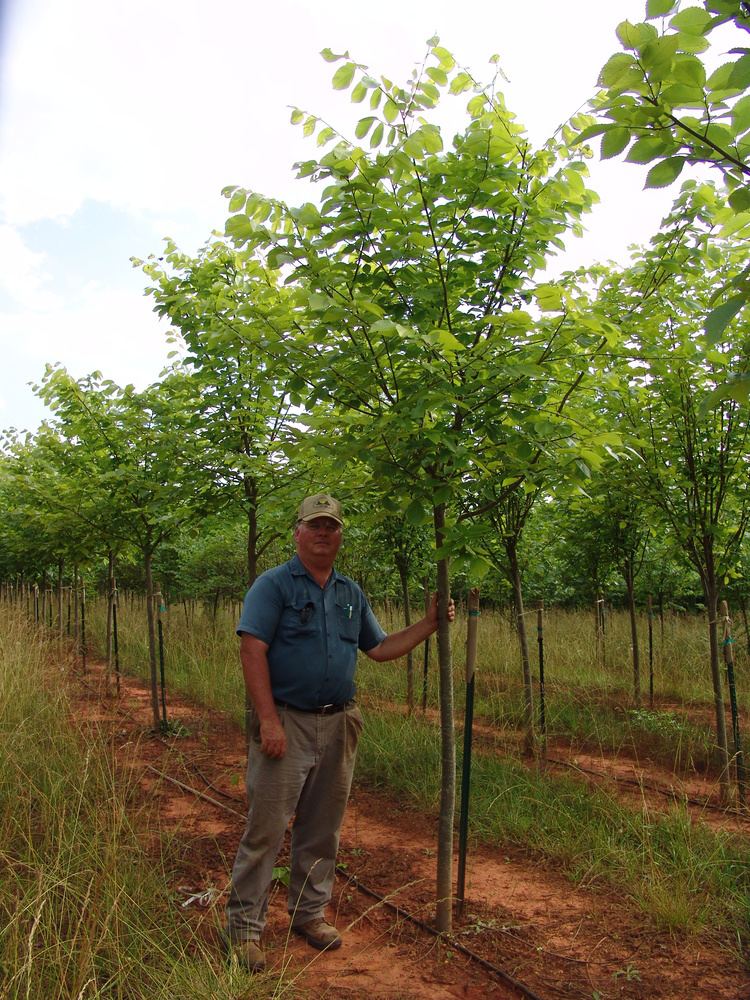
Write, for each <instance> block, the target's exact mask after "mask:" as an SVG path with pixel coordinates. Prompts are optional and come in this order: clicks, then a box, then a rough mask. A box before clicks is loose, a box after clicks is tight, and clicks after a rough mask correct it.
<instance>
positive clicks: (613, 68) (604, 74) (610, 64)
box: [599, 52, 634, 87]
mask: <svg viewBox="0 0 750 1000" xmlns="http://www.w3.org/2000/svg"><path fill="white" fill-rule="evenodd" d="M633 65H634V63H633V57H632V56H629V55H627V54H626V53H625V52H617V53H616V54H615V55H613V56H610V58H609V59H608V60H607V62H606V63H605V64H604V66H603V67H602V69H601V72H600V73H599V85H600V86H601V87H616V86H617V84H618V83H619V81H620V80H621V79H622V78H623V77H624V76H625V74H626V73H629V72H630V70H631V69H632V68H633Z"/></svg>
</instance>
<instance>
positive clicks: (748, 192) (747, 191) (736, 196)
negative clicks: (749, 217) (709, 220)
mask: <svg viewBox="0 0 750 1000" xmlns="http://www.w3.org/2000/svg"><path fill="white" fill-rule="evenodd" d="M728 200H729V204H730V205H731V207H732V208H733V209H734V211H735V212H747V210H748V209H750V187H748V186H747V185H743V186H742V187H738V188H736V189H735V190H734V191H732V193H731V194H730V195H729V199H728Z"/></svg>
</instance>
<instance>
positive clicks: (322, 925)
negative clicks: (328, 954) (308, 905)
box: [292, 917, 341, 951]
mask: <svg viewBox="0 0 750 1000" xmlns="http://www.w3.org/2000/svg"><path fill="white" fill-rule="evenodd" d="M292 930H293V931H294V933H295V934H299V936H300V937H303V938H304V939H305V941H307V943H308V944H311V945H312V946H313V948H317V949H318V951H324V950H325V949H326V948H327V949H328V950H329V951H335V950H336V948H340V947H341V935H340V934H339V932H338V931H337V930H336V928H335V927H332V926H331V924H329V923H328V922H327V921H325V920H324V919H323V918H322V917H313V919H312V920H307V921H306V922H305V923H304V924H292Z"/></svg>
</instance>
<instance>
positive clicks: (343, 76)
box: [331, 62, 357, 90]
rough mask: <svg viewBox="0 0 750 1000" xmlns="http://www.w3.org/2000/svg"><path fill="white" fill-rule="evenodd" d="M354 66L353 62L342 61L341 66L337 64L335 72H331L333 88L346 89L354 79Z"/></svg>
mask: <svg viewBox="0 0 750 1000" xmlns="http://www.w3.org/2000/svg"><path fill="white" fill-rule="evenodd" d="M356 68H357V67H356V66H355V65H354V63H353V62H348V63H344V65H343V66H339V68H338V69H337V70H336V72H335V73H334V74H333V79H332V81H331V83H332V85H333V89H334V90H346V88H347V87H348V86H349V84H350V83H351V82H352V80H353V79H354V72H355V70H356Z"/></svg>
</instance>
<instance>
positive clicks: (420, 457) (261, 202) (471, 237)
mask: <svg viewBox="0 0 750 1000" xmlns="http://www.w3.org/2000/svg"><path fill="white" fill-rule="evenodd" d="M324 56H325V57H326V58H327V59H328V60H329V61H331V62H337V63H339V64H340V65H339V66H338V68H337V69H336V72H335V74H334V77H333V84H334V87H336V88H338V89H342V90H344V89H349V88H351V97H352V100H353V101H354V102H362V101H365V100H367V102H368V103H369V113H368V114H366V115H365V116H364V117H363V118H361V119H360V121H359V122H358V124H357V126H356V128H355V141H349V140H348V139H346V138H345V137H343V136H342V135H340V134H339V133H337V132H336V131H335V130H334V129H333V128H331V127H330V126H328V125H324V124H323V123H321V122H319V121H318V119H316V118H315V116H313V115H308V114H305V113H304V112H302V111H300V110H295V111H294V112H293V115H292V119H293V121H295V122H297V123H299V124H301V125H302V127H303V130H304V131H305V133H306V134H313V133H315V132H317V140H318V144H319V145H321V146H325V145H328V144H331V143H332V146H331V148H330V149H329V151H328V152H326V153H324V154H323V155H322V156H321V157H320V159H312V160H308V161H305V162H303V163H300V164H299V175H300V176H301V177H309V178H310V179H311V180H312V181H321V182H323V183H324V185H325V187H324V189H323V191H322V196H321V203H320V207H318V206H317V205H315V204H313V203H311V202H310V203H306V204H304V205H302V206H300V207H298V208H288V207H287V206H285V205H283V204H281V203H279V202H277V201H274V200H273V199H268V198H264V197H262V196H261V195H259V194H257V193H254V192H247V191H244V190H241V189H236V188H232V189H229V190H228V191H227V194H228V196H229V199H230V211H231V212H232V215H231V217H230V219H229V220H228V222H227V233H228V234H229V235H230V236H231V237H232V238H233V239H234V240H235V241H236V243H237V244H238V245H239V246H242V247H243V251H244V253H245V254H246V255H247V257H248V259H251V260H252V261H253V265H252V266H253V267H257V263H258V261H261V262H264V263H265V264H266V265H267V267H268V268H271V269H277V270H279V271H280V273H283V274H284V276H285V282H286V289H285V293H284V295H283V296H281V295H280V296H279V297H278V299H277V302H276V304H275V305H271V304H270V303H269V302H268V301H267V299H266V300H264V301H262V302H261V303H260V305H259V306H258V307H257V308H256V309H255V310H254V315H255V316H256V317H257V316H259V315H260V314H261V312H262V313H263V318H264V321H265V329H266V334H265V340H264V347H265V349H266V350H267V351H269V352H273V353H274V354H276V355H279V354H282V353H283V354H284V355H285V358H286V364H287V365H288V366H289V369H290V371H291V373H292V378H291V379H290V381H289V383H288V387H289V390H290V397H291V399H292V402H293V403H297V404H299V405H305V406H306V407H307V409H308V415H307V416H306V418H305V419H306V420H307V422H308V425H309V426H310V427H311V428H312V429H313V430H317V431H319V432H320V433H326V434H334V433H336V434H338V438H337V445H338V452H339V455H340V456H341V458H342V459H343V458H345V457H346V456H347V455H350V456H351V457H352V458H353V459H356V460H358V461H360V460H363V461H366V462H367V464H368V465H369V466H370V469H371V471H372V475H373V477H375V478H376V479H377V480H378V481H379V482H380V483H382V484H386V483H387V484H388V485H389V493H390V496H391V504H392V507H393V509H394V511H398V510H399V509H401V510H403V509H404V508H406V515H407V517H408V519H409V520H411V521H412V522H414V523H427V522H431V524H432V528H433V532H434V542H435V551H436V568H437V581H438V601H439V607H440V612H441V613H440V618H441V625H440V630H439V634H438V651H439V669H440V704H441V740H442V780H441V810H440V834H439V845H438V878H437V883H438V885H437V896H438V912H437V925H438V927H439V928H440V929H441V930H448V929H449V928H450V924H451V896H452V879H451V872H452V860H451V859H452V832H453V812H454V801H455V745H454V735H453V690H452V669H451V651H450V635H449V629H448V623H447V619H446V615H445V610H446V607H447V602H448V599H449V572H450V570H449V559H450V557H451V555H453V556H455V555H456V554H457V553H459V554H468V555H470V552H469V551H468V550H467V548H466V545H465V543H464V541H463V538H464V535H463V529H462V528H461V525H460V523H459V521H458V516H459V510H460V507H461V504H462V500H463V498H464V496H465V495H466V494H467V491H468V493H471V484H472V482H473V481H475V480H476V478H477V476H478V475H480V474H481V475H483V474H484V473H485V470H487V469H491V466H492V463H493V462H494V461H496V459H497V450H498V447H500V445H499V444H498V441H500V442H501V446H502V448H503V449H504V450H506V451H507V450H508V449H510V450H511V451H512V452H513V453H514V454H516V455H517V456H518V462H519V464H520V463H521V462H522V460H523V459H524V456H525V460H526V461H528V460H529V459H530V458H531V456H532V455H533V451H534V449H533V448H532V447H531V446H530V445H529V442H528V437H529V436H530V435H531V436H534V435H535V434H536V433H537V432H538V429H539V428H540V427H541V426H542V425H543V424H544V425H546V426H547V428H548V431H547V433H548V434H553V435H557V434H558V433H559V431H560V426H559V425H560V422H561V420H562V419H563V418H562V417H561V416H560V414H561V409H562V407H563V406H564V401H565V400H566V398H567V397H568V396H569V395H570V394H571V393H572V392H573V391H574V390H575V389H576V388H577V387H578V386H579V385H580V383H581V380H582V379H583V377H584V375H585V374H586V373H587V372H588V371H589V370H590V368H591V366H592V357H596V355H597V353H598V352H600V351H602V350H603V348H604V347H605V346H606V345H607V343H608V339H610V338H613V337H615V336H616V330H615V329H614V327H613V326H612V325H611V324H609V323H608V322H607V320H606V319H604V318H602V317H600V316H597V315H595V313H594V312H593V311H592V310H591V308H590V306H589V303H588V301H587V300H586V299H585V297H582V296H581V295H580V294H579V293H578V292H577V290H576V289H575V288H567V287H564V286H559V287H558V286H556V287H552V286H550V285H549V284H544V283H542V284H539V283H536V282H535V281H534V274H535V272H536V271H537V270H538V269H539V268H540V267H542V266H543V264H544V262H545V260H546V257H547V255H548V254H549V253H550V251H551V250H552V249H553V248H555V247H558V246H560V244H561V237H562V235H563V234H564V233H565V232H567V231H568V230H573V231H578V229H579V227H580V222H579V220H580V217H581V215H582V213H583V212H584V211H586V210H587V209H588V208H589V207H590V205H591V204H592V201H593V195H592V194H591V192H589V191H588V190H587V189H586V187H585V183H584V174H585V167H584V165H583V163H582V162H578V161H577V160H576V158H575V156H573V155H572V154H571V150H570V148H569V140H570V138H571V137H572V132H571V130H565V131H564V135H563V138H562V139H561V140H559V141H550V142H549V143H547V144H546V145H545V146H544V147H543V148H541V149H536V150H535V149H533V148H532V146H531V144H530V143H529V141H528V140H527V139H526V137H525V136H524V134H523V129H522V127H521V126H520V125H519V124H518V123H517V122H516V121H515V119H514V117H513V115H512V114H511V113H510V112H509V111H508V110H507V108H506V106H505V102H504V100H503V98H502V95H500V94H499V93H496V92H494V90H493V89H492V88H489V89H487V88H483V87H481V86H480V85H479V84H477V83H476V81H475V80H474V79H473V78H472V77H471V75H470V74H469V73H467V72H466V71H464V70H462V69H460V68H459V67H457V66H456V63H455V61H454V59H453V57H452V56H451V55H450V53H448V52H447V51H446V50H445V49H444V48H442V47H441V46H440V45H439V42H438V40H437V39H432V40H431V41H430V43H429V50H428V54H427V58H426V59H425V63H424V65H422V66H421V67H420V68H418V69H417V70H415V72H414V74H413V75H412V77H411V79H410V80H409V81H408V82H407V83H406V84H405V85H403V86H400V85H398V84H395V83H393V82H392V81H390V80H388V79H387V78H385V77H381V78H380V79H376V78H375V77H373V76H372V75H371V74H370V73H369V72H368V70H367V68H366V67H363V66H361V65H358V64H356V63H354V62H353V61H351V60H350V59H349V57H348V56H347V55H344V56H338V55H335V54H333V53H331V52H330V51H326V52H324ZM445 89H448V90H450V92H451V93H453V94H455V95H458V94H462V93H466V92H469V93H471V97H470V100H469V102H468V106H467V107H468V113H469V121H468V124H467V125H466V127H465V129H464V130H463V131H462V132H460V133H459V134H458V135H456V136H455V137H454V139H453V142H452V144H451V146H450V148H448V149H446V148H445V147H444V143H443V138H442V135H441V132H440V129H439V127H438V125H436V124H434V123H432V122H430V121H429V120H428V119H429V116H430V114H431V113H432V112H433V111H434V110H435V108H436V107H437V105H438V102H439V100H440V97H441V91H444V90H445ZM364 140H368V144H369V150H366V149H365V148H364V146H363V145H360V144H359V143H360V142H364ZM532 300H534V301H535V303H536V305H537V306H538V307H539V308H540V309H541V310H542V311H543V315H542V317H541V319H537V318H536V316H535V315H533V314H532V313H531V312H529V311H527V310H526V309H525V308H524V306H525V305H526V304H527V303H528V302H531V301H532ZM566 426H567V429H568V431H569V434H568V439H569V441H570V442H571V445H570V447H571V450H573V449H574V447H575V444H574V443H572V442H575V439H576V433H575V428H572V427H570V425H569V424H567V422H566ZM549 428H551V430H549Z"/></svg>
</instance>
